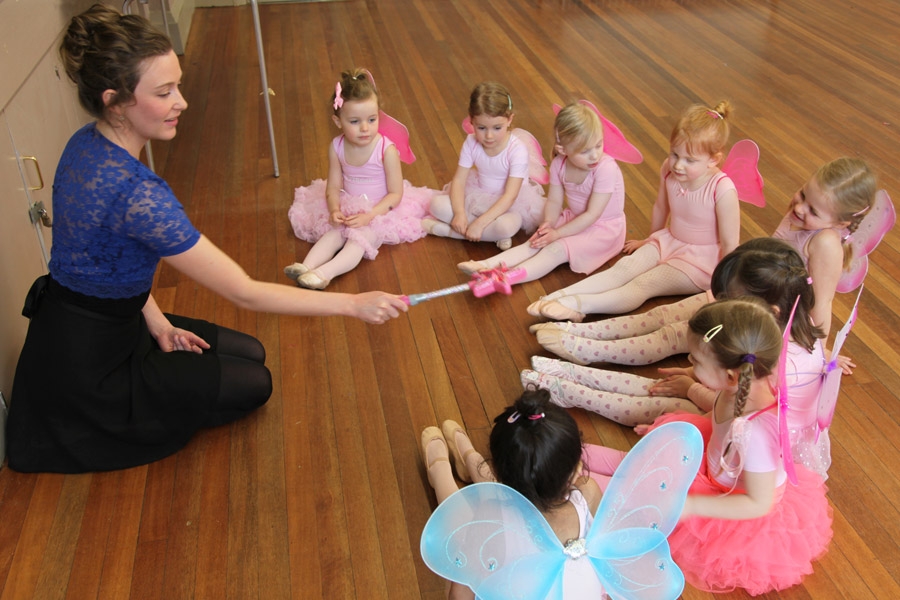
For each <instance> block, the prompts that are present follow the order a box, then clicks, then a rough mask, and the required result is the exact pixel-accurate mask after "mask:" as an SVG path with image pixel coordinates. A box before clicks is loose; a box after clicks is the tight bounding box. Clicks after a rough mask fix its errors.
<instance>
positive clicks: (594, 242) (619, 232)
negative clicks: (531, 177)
mask: <svg viewBox="0 0 900 600" xmlns="http://www.w3.org/2000/svg"><path fill="white" fill-rule="evenodd" d="M550 185H560V186H562V187H563V188H564V189H565V193H566V205H567V207H566V208H565V209H563V211H562V214H561V215H560V216H559V219H558V220H557V221H556V224H555V225H554V227H556V228H559V227H562V226H563V225H565V224H566V223H568V222H569V221H571V220H572V219H574V218H575V217H577V216H578V215H580V214H582V213H583V212H584V211H585V210H586V209H587V205H588V200H589V199H590V197H591V194H611V196H610V198H609V202H608V203H607V205H606V208H604V209H603V213H602V214H601V215H600V218H599V219H597V220H596V221H594V222H593V223H592V224H591V225H590V226H589V227H587V228H586V229H584V231H581V232H580V233H576V234H575V235H570V236H566V237H563V238H560V240H559V241H560V242H562V243H563V244H564V245H565V247H566V251H567V252H568V256H569V268H571V269H572V270H573V271H575V272H576V273H584V274H588V273H592V272H594V271H595V270H597V269H598V268H600V267H601V266H603V264H604V263H606V261H608V260H609V259H611V258H612V257H614V256H615V255H617V254H619V253H620V252H621V251H622V247H623V246H624V245H625V181H624V179H623V178H622V171H621V169H619V164H618V163H617V162H616V160H615V159H614V158H612V157H611V156H608V155H606V154H604V155H603V158H601V159H600V163H599V164H598V165H597V166H596V167H595V168H594V169H593V170H592V171H590V172H589V173H588V174H587V177H585V178H584V181H583V182H581V183H570V182H568V181H566V157H564V156H557V157H556V158H554V159H553V162H552V163H551V164H550Z"/></svg>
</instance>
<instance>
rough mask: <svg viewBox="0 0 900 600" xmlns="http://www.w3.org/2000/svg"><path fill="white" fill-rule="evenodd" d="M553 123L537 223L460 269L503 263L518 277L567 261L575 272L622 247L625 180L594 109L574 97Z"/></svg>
mask: <svg viewBox="0 0 900 600" xmlns="http://www.w3.org/2000/svg"><path fill="white" fill-rule="evenodd" d="M553 128H554V133H555V137H556V144H555V145H554V146H553V153H554V158H553V162H551V163H550V188H549V191H548V193H547V203H546V205H545V207H544V218H543V222H542V223H541V225H540V227H538V229H537V231H536V232H535V233H534V235H532V236H531V238H530V239H529V240H528V241H527V242H526V243H524V244H522V245H520V246H516V247H515V248H511V249H510V250H507V251H506V252H501V253H500V254H498V255H497V256H494V257H492V258H490V259H489V260H478V261H475V260H470V261H467V262H462V263H459V265H458V266H459V268H460V270H461V271H463V272H464V273H470V274H471V273H474V272H476V271H481V270H484V269H492V268H495V267H499V266H500V265H501V264H505V265H507V266H508V267H510V268H512V267H518V268H521V269H525V272H526V273H527V276H526V278H525V279H523V280H522V281H533V280H535V279H540V278H541V277H543V276H544V275H546V274H547V273H549V272H550V271H552V270H553V269H555V268H556V267H557V266H559V265H561V264H563V263H564V262H568V263H569V267H571V269H572V270H573V271H575V272H576V273H585V274H589V273H592V272H593V271H595V270H596V269H597V268H599V267H600V266H601V265H603V264H604V263H605V262H606V261H608V260H609V259H610V258H612V257H613V256H615V255H617V254H618V253H619V252H621V251H622V246H623V244H624V243H625V181H624V180H623V178H622V171H621V170H620V169H619V165H618V163H617V162H616V160H615V159H614V158H613V157H612V156H610V155H608V154H605V153H604V151H603V146H604V130H603V123H602V122H601V121H600V117H599V115H598V114H597V113H596V112H595V111H594V110H593V108H591V107H590V106H589V105H587V104H585V103H580V102H575V103H572V104H569V105H568V106H565V107H564V108H562V109H561V110H560V111H559V112H558V113H557V115H556V121H555V122H554V125H553ZM564 198H565V200H566V204H567V206H566V208H563V199H564Z"/></svg>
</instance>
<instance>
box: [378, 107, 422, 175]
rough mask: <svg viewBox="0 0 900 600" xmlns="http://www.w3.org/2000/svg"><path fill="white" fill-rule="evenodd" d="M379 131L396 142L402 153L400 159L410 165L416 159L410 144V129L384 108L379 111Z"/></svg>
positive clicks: (398, 149)
mask: <svg viewBox="0 0 900 600" xmlns="http://www.w3.org/2000/svg"><path fill="white" fill-rule="evenodd" d="M378 133H380V134H381V135H383V136H384V137H386V138H387V139H389V140H391V141H392V142H394V145H395V146H396V147H397V151H398V152H399V153H400V160H402V161H403V162H405V163H406V164H408V165H410V164H412V163H413V162H415V160H416V155H415V154H413V151H412V148H410V146H409V130H408V129H407V128H406V125H404V124H403V123H401V122H400V121H398V120H397V119H395V118H394V117H392V116H390V115H389V114H387V113H386V112H384V111H383V110H379V111H378Z"/></svg>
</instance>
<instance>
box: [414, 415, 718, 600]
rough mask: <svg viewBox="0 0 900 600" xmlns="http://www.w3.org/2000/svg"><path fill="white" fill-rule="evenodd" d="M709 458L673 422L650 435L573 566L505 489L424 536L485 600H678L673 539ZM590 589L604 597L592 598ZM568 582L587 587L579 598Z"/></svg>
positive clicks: (476, 489) (691, 432) (455, 506)
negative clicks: (670, 542) (670, 537)
mask: <svg viewBox="0 0 900 600" xmlns="http://www.w3.org/2000/svg"><path fill="white" fill-rule="evenodd" d="M702 458H703V441H702V439H701V436H700V433H699V431H697V429H696V428H695V427H693V426H692V425H690V424H687V423H677V422H676V423H669V424H666V425H663V426H661V427H658V428H656V429H655V430H653V431H652V432H651V433H649V434H648V435H647V436H645V437H644V438H643V439H642V440H641V441H640V442H638V444H637V445H635V447H634V448H633V449H632V450H631V451H630V452H629V453H628V454H627V455H626V457H625V460H624V461H623V462H622V464H621V465H620V466H619V468H618V469H617V471H616V473H615V475H614V476H613V478H612V480H611V482H610V484H609V487H608V488H607V491H606V493H605V494H604V495H603V499H602V500H601V502H600V507H599V508H598V509H597V514H596V516H595V518H594V522H593V525H592V526H591V529H590V531H589V532H588V534H587V536H586V538H585V540H584V543H585V550H586V556H583V557H581V558H570V557H569V556H568V555H567V554H566V553H565V551H564V548H563V545H562V544H561V543H560V542H559V540H558V539H557V538H556V535H555V534H554V533H553V530H552V529H551V528H550V526H549V524H548V523H547V521H546V519H544V517H543V515H541V514H540V512H539V511H538V510H537V509H536V508H535V507H534V506H533V505H532V504H531V503H530V502H528V501H527V500H526V499H525V498H524V497H523V496H522V495H521V494H519V493H518V492H516V491H515V490H513V489H511V488H509V487H507V486H504V485H501V484H498V483H479V484H473V485H470V486H467V487H465V488H463V489H462V490H460V491H459V492H457V493H455V494H453V495H452V496H450V497H449V498H447V499H446V500H445V501H444V502H443V503H442V504H441V505H440V506H438V508H437V510H435V512H434V514H433V515H432V516H431V518H430V519H429V521H428V523H427V524H426V526H425V530H424V531H423V533H422V540H421V553H422V558H423V559H424V561H425V563H426V564H427V565H428V567H429V568H431V569H432V570H433V571H434V572H435V573H437V574H439V575H441V576H442V577H445V578H447V579H450V580H452V581H456V582H459V583H463V584H465V585H467V586H469V587H470V588H472V589H473V590H475V592H476V594H477V595H478V597H479V598H482V599H484V600H494V599H497V600H500V599H514V598H521V599H526V598H529V599H530V598H534V599H538V598H540V599H544V598H558V599H560V600H562V599H565V600H570V599H571V598H581V597H585V598H586V597H593V598H596V597H598V595H599V590H600V586H601V585H602V590H603V591H604V592H605V593H606V594H608V595H609V596H610V597H612V598H615V599H618V598H621V599H629V600H631V599H640V600H643V599H647V600H650V599H652V600H660V599H665V598H677V597H678V596H679V595H680V594H681V591H682V590H683V588H684V576H683V575H682V573H681V570H680V569H679V568H678V566H677V565H676V564H675V563H674V562H673V561H672V558H671V555H670V552H669V545H668V542H667V541H666V537H667V536H668V534H669V533H671V531H672V529H674V527H675V525H676V524H677V522H678V517H679V516H680V514H681V511H682V509H683V508H684V500H685V497H686V496H687V490H688V488H689V487H690V485H691V483H692V482H693V480H694V476H695V475H696V473H697V469H698V468H699V466H700V461H701V460H702ZM573 554H575V555H576V556H577V554H578V552H577V551H576V552H573ZM586 570H588V571H592V573H585V571H586ZM591 580H596V582H597V587H596V588H595V590H596V591H589V589H590V585H589V584H590V583H591ZM565 581H576V582H578V585H577V589H574V588H576V586H574V585H573V586H571V587H572V588H573V589H569V588H566V586H565V585H564V582H565ZM585 582H587V584H586V583H585Z"/></svg>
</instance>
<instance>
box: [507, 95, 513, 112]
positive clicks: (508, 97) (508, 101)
mask: <svg viewBox="0 0 900 600" xmlns="http://www.w3.org/2000/svg"><path fill="white" fill-rule="evenodd" d="M506 103H507V105H508V106H509V111H510V112H512V96H510V95H509V94H507V95H506Z"/></svg>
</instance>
